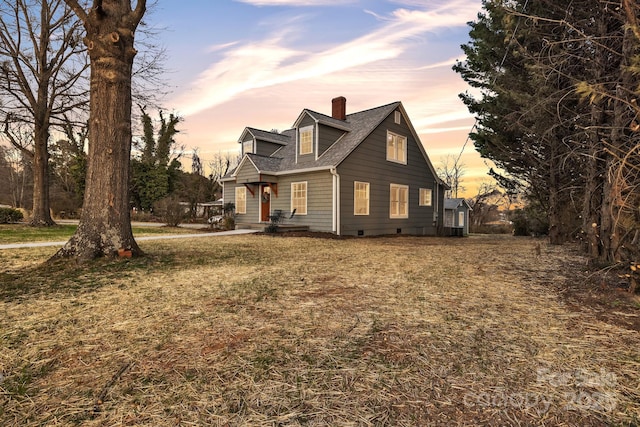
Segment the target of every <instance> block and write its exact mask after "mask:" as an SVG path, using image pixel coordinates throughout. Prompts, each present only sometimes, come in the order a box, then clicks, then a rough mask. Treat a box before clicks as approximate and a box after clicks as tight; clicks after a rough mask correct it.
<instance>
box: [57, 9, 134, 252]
mask: <svg viewBox="0 0 640 427" xmlns="http://www.w3.org/2000/svg"><path fill="white" fill-rule="evenodd" d="M65 1H66V2H67V4H68V5H69V6H70V7H71V8H72V9H73V10H74V12H75V13H76V14H77V15H78V16H79V17H80V19H81V20H82V21H83V23H84V26H85V29H86V31H87V36H86V38H85V44H86V45H87V47H88V49H89V56H90V58H91V101H90V108H91V112H90V117H89V153H88V169H87V180H86V190H85V196H84V204H83V208H82V215H81V217H80V224H79V226H78V229H77V231H76V233H75V234H74V235H73V236H72V237H71V239H70V240H69V241H68V242H67V243H66V244H65V246H64V247H63V248H62V249H61V250H60V251H59V252H58V254H57V255H58V256H67V257H69V256H75V257H78V258H79V259H91V258H96V257H99V256H116V255H117V253H118V250H120V249H124V250H130V251H131V252H132V254H133V255H139V254H141V250H140V248H139V247H138V245H137V243H136V241H135V239H134V238H133V233H132V231H131V217H130V210H129V158H130V153H131V72H132V66H133V59H134V56H135V54H136V51H135V49H134V47H133V42H134V31H135V29H136V27H137V25H138V23H139V22H140V19H141V18H142V15H143V14H144V11H145V1H144V0H139V1H138V4H137V6H136V9H135V10H132V9H131V4H130V1H129V0H111V1H104V2H103V1H100V0H95V2H94V6H93V7H92V8H91V10H90V11H89V13H86V12H85V11H84V9H82V7H81V6H80V5H79V4H78V3H77V1H75V0H65Z"/></svg>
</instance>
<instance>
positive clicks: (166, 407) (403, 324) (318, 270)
mask: <svg viewBox="0 0 640 427" xmlns="http://www.w3.org/2000/svg"><path fill="white" fill-rule="evenodd" d="M537 242H538V241H534V240H531V239H526V238H523V239H519V238H513V237H504V236H503V237H488V236H484V237H482V236H474V237H470V238H467V239H440V238H419V237H388V238H387V237H385V238H370V239H344V240H337V239H319V238H305V237H286V238H285V237H272V236H268V235H253V236H230V237H211V238H200V239H195V240H191V241H189V240H186V239H185V240H171V241H154V242H144V243H143V244H142V245H141V246H142V248H143V250H145V251H147V253H148V255H147V256H146V257H144V258H140V259H133V260H119V261H116V262H103V261H101V262H96V263H94V264H91V265H84V266H68V265H63V264H53V265H47V266H43V265H42V263H43V261H44V260H46V259H47V258H48V257H49V256H50V255H52V254H53V253H54V252H55V248H43V249H25V250H16V251H12V252H8V251H0V266H2V267H0V304H1V305H0V310H1V312H0V347H1V348H0V375H1V376H0V393H1V394H0V425H4V426H12V425H16V426H18V425H19V426H23V425H26V426H44V425H47V426H56V425H83V426H119V425H132V426H134V425H135V426H138V425H146V426H195V425H198V426H200V425H214V426H215V425H220V426H295V425H309V426H316V425H319V426H325V425H331V426H369V425H376V426H382V425H388V426H427V425H434V426H435V425H438V426H452V425H496V426H504V425H548V426H558V425H571V426H584V425H594V426H596V425H597V426H599V425H637V424H638V423H639V422H640V385H639V384H640V383H639V378H640V375H639V374H638V370H639V368H640V351H639V348H640V346H639V344H640V334H639V333H638V331H637V330H636V329H635V328H634V327H632V326H633V325H634V320H635V319H636V318H637V317H638V314H639V313H640V310H639V308H638V304H637V303H636V304H635V305H634V303H633V301H631V302H630V301H629V299H628V298H624V297H621V298H620V299H618V298H612V299H611V298H610V299H608V300H607V301H605V302H604V303H602V304H600V305H584V301H585V300H584V299H576V297H575V295H577V294H586V293H590V292H595V290H594V289H591V288H588V287H589V286H591V285H589V284H588V283H587V282H586V281H585V280H586V279H585V277H586V275H587V273H586V272H585V271H584V270H585V260H584V259H583V258H581V257H580V256H579V255H577V254H576V253H575V252H574V250H573V248H571V247H551V246H547V245H545V244H544V243H543V245H542V251H541V252H542V253H541V254H540V255H537V254H536V251H535V250H534V246H535V244H536V243H537ZM582 283H584V289H582V290H581V289H580V286H582V285H581V284H582ZM569 289H572V291H571V292H569ZM604 312H606V314H607V315H606V316H605V315H603V313H604ZM616 319H617V320H619V321H616Z"/></svg>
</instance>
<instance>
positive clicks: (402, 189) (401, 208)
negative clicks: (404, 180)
mask: <svg viewBox="0 0 640 427" xmlns="http://www.w3.org/2000/svg"><path fill="white" fill-rule="evenodd" d="M389 195H390V197H389V198H390V201H389V215H390V217H391V218H408V217H409V187H408V186H406V185H400V184H391V188H390V193H389Z"/></svg>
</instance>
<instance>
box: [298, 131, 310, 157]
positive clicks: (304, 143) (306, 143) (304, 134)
mask: <svg viewBox="0 0 640 427" xmlns="http://www.w3.org/2000/svg"><path fill="white" fill-rule="evenodd" d="M312 152H313V128H304V129H301V130H300V151H299V154H310V153H312Z"/></svg>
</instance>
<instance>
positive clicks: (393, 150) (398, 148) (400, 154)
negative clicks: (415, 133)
mask: <svg viewBox="0 0 640 427" xmlns="http://www.w3.org/2000/svg"><path fill="white" fill-rule="evenodd" d="M387 160H389V161H391V162H397V163H402V164H405V165H406V164H407V137H406V136H402V135H398V134H397V133H393V132H391V131H387Z"/></svg>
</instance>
